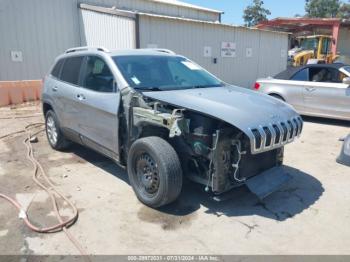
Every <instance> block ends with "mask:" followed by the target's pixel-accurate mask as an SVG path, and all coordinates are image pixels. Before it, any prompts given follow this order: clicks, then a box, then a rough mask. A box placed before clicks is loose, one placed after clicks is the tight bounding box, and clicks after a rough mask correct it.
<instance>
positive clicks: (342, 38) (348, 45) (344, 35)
mask: <svg viewBox="0 0 350 262" xmlns="http://www.w3.org/2000/svg"><path fill="white" fill-rule="evenodd" d="M338 52H340V55H345V56H350V28H340V32H339V38H338Z"/></svg>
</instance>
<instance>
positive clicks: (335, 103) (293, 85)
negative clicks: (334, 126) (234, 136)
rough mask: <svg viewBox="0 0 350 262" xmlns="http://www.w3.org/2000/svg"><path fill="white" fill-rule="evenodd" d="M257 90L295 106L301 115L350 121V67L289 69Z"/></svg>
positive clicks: (260, 83)
mask: <svg viewBox="0 0 350 262" xmlns="http://www.w3.org/2000/svg"><path fill="white" fill-rule="evenodd" d="M254 88H255V89H256V90H257V91H259V92H262V93H265V94H268V95H271V96H273V97H275V98H278V99H281V100H283V101H285V102H286V103H288V104H290V105H292V106H293V107H294V108H295V109H296V110H297V111H298V113H299V114H301V115H308V116H317V117H326V118H335V119H342V120H350V66H349V65H345V64H340V63H337V64H317V65H306V66H302V67H298V68H289V69H287V70H285V71H283V72H281V73H280V74H278V75H277V76H275V77H274V78H272V77H269V78H264V79H258V80H257V81H256V83H255V86H254Z"/></svg>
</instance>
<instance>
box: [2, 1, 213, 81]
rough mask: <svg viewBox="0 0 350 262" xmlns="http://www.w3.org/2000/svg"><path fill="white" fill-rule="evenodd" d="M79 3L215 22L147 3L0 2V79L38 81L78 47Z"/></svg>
mask: <svg viewBox="0 0 350 262" xmlns="http://www.w3.org/2000/svg"><path fill="white" fill-rule="evenodd" d="M78 3H91V4H95V5H102V6H107V7H111V6H117V7H118V8H124V9H128V10H139V11H143V12H152V13H160V14H165V15H175V16H180V17H189V18H193V19H202V20H213V21H215V20H217V19H218V14H216V13H211V12H207V11H200V10H196V9H192V8H186V7H180V6H172V5H170V4H164V3H154V2H152V1H150V0H0V36H1V38H0V80H22V79H40V78H42V77H43V76H44V75H45V74H46V73H47V71H48V70H49V68H50V66H51V65H52V63H53V61H54V59H55V57H56V56H57V55H59V54H61V53H62V52H63V51H64V50H66V49H67V48H70V47H74V46H80V45H81V36H80V30H79V12H78V8H77V7H78ZM94 28H95V29H96V26H95V27H94ZM95 29H94V30H95ZM96 30H97V29H96ZM82 38H84V36H82ZM83 43H84V41H83ZM12 51H16V52H15V54H16V55H18V54H21V55H22V59H19V60H22V61H17V62H14V61H13V60H12V58H11V52H12Z"/></svg>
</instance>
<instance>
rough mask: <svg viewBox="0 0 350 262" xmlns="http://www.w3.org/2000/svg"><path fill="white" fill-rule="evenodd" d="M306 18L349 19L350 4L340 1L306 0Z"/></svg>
mask: <svg viewBox="0 0 350 262" xmlns="http://www.w3.org/2000/svg"><path fill="white" fill-rule="evenodd" d="M305 11H306V16H307V17H319V18H333V17H340V18H350V4H347V3H343V2H341V1H340V0H306V4H305Z"/></svg>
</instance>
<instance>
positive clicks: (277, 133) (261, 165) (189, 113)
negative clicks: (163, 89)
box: [123, 89, 302, 196]
mask: <svg viewBox="0 0 350 262" xmlns="http://www.w3.org/2000/svg"><path fill="white" fill-rule="evenodd" d="M123 107H124V112H125V120H126V121H125V123H126V128H125V130H128V132H127V137H126V138H127V139H125V140H124V141H128V142H127V143H126V145H124V149H125V150H124V151H125V153H126V152H127V148H128V147H129V146H130V145H131V143H132V142H133V141H135V140H136V139H138V138H140V137H145V136H160V137H162V138H164V139H166V140H167V141H168V142H169V143H170V144H171V145H172V146H173V147H174V148H175V150H176V152H177V154H178V156H179V158H180V161H181V165H182V169H183V173H184V174H185V175H186V176H187V177H188V178H189V179H191V180H193V181H195V182H198V183H200V184H203V185H204V186H205V188H206V191H210V190H211V191H212V192H213V193H214V194H221V193H223V192H226V191H228V190H230V189H232V188H234V187H237V186H240V185H243V184H245V183H247V181H248V180H250V179H251V178H253V177H255V176H256V175H259V174H261V173H264V172H266V171H268V170H270V169H273V168H274V167H278V166H280V165H282V162H283V146H284V145H285V144H287V143H289V142H291V141H293V139H294V138H295V137H296V136H298V135H299V134H300V132H301V129H302V121H301V119H300V118H299V117H296V118H292V119H287V120H286V121H278V122H276V123H271V124H269V125H261V126H258V127H256V128H250V129H249V131H250V132H244V131H242V130H241V129H240V128H239V127H236V126H233V125H232V124H230V123H228V122H226V121H223V120H221V119H218V118H215V117H212V116H208V115H207V114H202V113H200V112H197V111H194V110H190V109H187V108H181V107H178V106H174V105H171V104H169V103H166V102H162V101H158V100H156V99H153V98H150V97H147V96H144V95H142V94H140V93H138V92H134V91H133V90H131V89H129V90H128V91H126V90H124V94H123ZM255 183H256V182H255ZM258 183H259V182H258ZM247 184H248V183H247ZM274 186H276V185H274ZM248 187H249V186H248ZM264 190H265V189H264ZM252 191H254V189H253V190H252ZM265 191H266V190H265ZM265 191H264V193H263V195H264V196H265V195H267V194H266V192H265ZM267 191H268V190H267Z"/></svg>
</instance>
